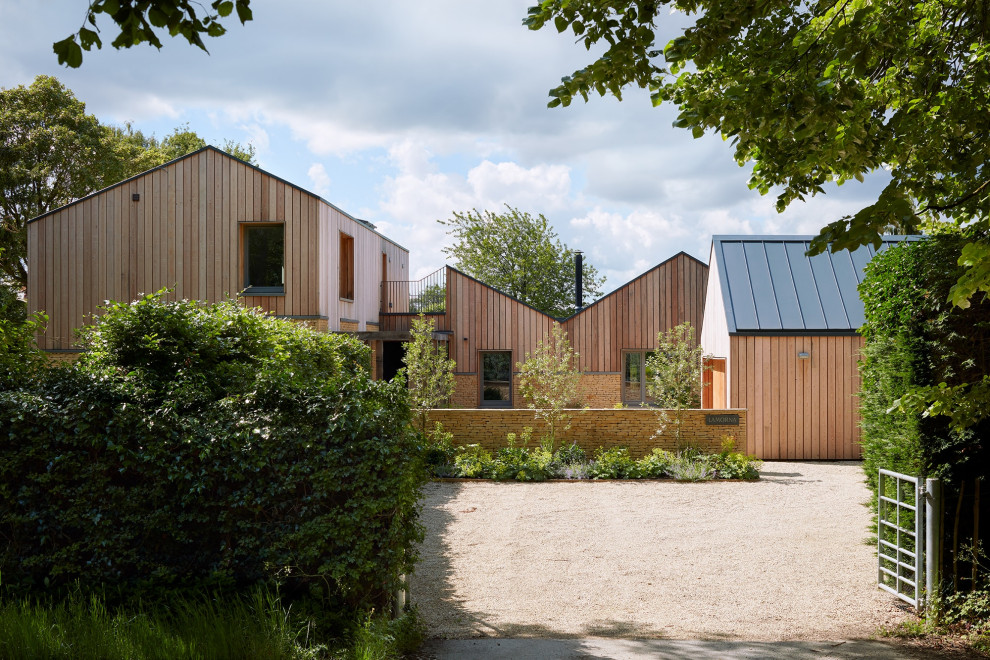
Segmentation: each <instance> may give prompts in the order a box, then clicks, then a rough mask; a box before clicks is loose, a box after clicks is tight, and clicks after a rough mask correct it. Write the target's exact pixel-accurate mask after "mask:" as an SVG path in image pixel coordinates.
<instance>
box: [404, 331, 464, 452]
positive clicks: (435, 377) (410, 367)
mask: <svg viewBox="0 0 990 660" xmlns="http://www.w3.org/2000/svg"><path fill="white" fill-rule="evenodd" d="M434 323H435V321H434V320H433V319H432V318H427V317H426V316H424V315H423V314H420V315H419V316H418V317H417V318H414V319H413V320H412V340H411V341H409V342H406V346H405V348H406V354H405V357H404V359H403V361H404V362H405V365H406V366H405V367H404V368H403V369H402V370H401V371H400V373H402V374H405V377H406V382H407V383H408V385H409V407H410V408H411V409H412V411H413V415H414V417H415V418H416V420H418V421H419V430H420V431H421V432H422V433H424V434H425V433H426V424H427V422H428V421H429V415H430V411H431V410H433V409H434V408H436V407H438V406H439V405H441V404H442V403H444V402H446V401H447V400H448V399H449V398H450V397H451V395H452V394H453V393H454V367H455V366H456V364H455V362H454V361H453V360H450V359H448V358H447V347H446V346H445V345H443V344H442V343H441V342H436V341H434V340H433V328H434Z"/></svg>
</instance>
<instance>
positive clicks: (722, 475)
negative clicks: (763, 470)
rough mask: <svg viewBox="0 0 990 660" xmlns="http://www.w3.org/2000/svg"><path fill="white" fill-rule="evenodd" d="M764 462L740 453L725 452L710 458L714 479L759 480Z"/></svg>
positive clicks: (709, 465) (709, 463)
mask: <svg viewBox="0 0 990 660" xmlns="http://www.w3.org/2000/svg"><path fill="white" fill-rule="evenodd" d="M762 465H763V461H761V460H759V459H758V458H756V457H755V456H747V455H745V454H741V453H739V452H729V451H723V452H720V453H718V454H713V455H712V456H710V457H708V467H709V468H710V469H711V471H712V473H713V474H712V478H713V479H759V478H760V467H762Z"/></svg>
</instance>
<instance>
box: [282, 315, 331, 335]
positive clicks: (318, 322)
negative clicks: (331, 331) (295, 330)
mask: <svg viewBox="0 0 990 660" xmlns="http://www.w3.org/2000/svg"><path fill="white" fill-rule="evenodd" d="M288 320H289V321H292V322H293V323H298V324H299V325H304V326H306V327H307V328H309V329H310V330H315V331H316V332H326V331H327V329H328V328H329V323H330V322H329V321H328V320H327V319H291V318H290V319H288Z"/></svg>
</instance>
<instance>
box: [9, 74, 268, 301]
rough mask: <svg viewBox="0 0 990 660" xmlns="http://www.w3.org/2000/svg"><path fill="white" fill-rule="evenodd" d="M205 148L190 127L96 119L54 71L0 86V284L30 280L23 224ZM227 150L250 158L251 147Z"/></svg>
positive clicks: (19, 285) (227, 145)
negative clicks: (145, 129) (155, 128)
mask: <svg viewBox="0 0 990 660" xmlns="http://www.w3.org/2000/svg"><path fill="white" fill-rule="evenodd" d="M205 146H206V142H205V141H204V140H203V138H201V137H200V136H198V135H197V134H196V133H194V132H193V131H191V130H189V127H188V126H183V127H179V128H176V129H175V131H173V132H172V134H171V135H168V136H166V137H165V138H164V139H162V140H158V139H157V138H155V137H154V136H151V137H146V136H144V135H143V134H142V133H141V132H140V131H134V130H132V129H131V127H130V126H124V127H116V126H107V125H104V124H101V123H100V121H99V120H98V119H97V118H96V117H94V116H93V115H89V114H86V104H85V103H83V102H82V101H79V100H78V99H77V98H76V97H75V95H74V94H73V93H72V92H71V91H70V90H69V89H67V88H66V87H65V86H64V85H62V83H60V82H59V81H58V80H57V79H55V78H53V77H51V76H38V77H37V78H35V80H34V82H33V83H31V85H29V86H25V85H20V86H18V87H13V88H11V89H0V284H8V285H13V286H14V287H16V288H23V287H24V285H25V284H26V283H27V269H26V264H25V256H26V254H27V231H26V229H25V227H26V225H27V221H28V220H30V219H31V218H35V217H37V216H39V215H41V214H43V213H47V212H48V211H51V210H53V209H56V208H58V207H60V206H63V205H65V204H68V203H69V202H71V201H73V200H75V199H79V198H80V197H84V196H85V195H88V194H89V193H91V192H93V191H95V190H99V189H101V188H104V187H106V186H109V185H113V184H114V183H117V182H118V181H122V180H124V179H126V178H128V177H131V176H134V175H135V174H138V173H140V172H144V171H145V170H148V169H151V168H152V167H156V166H158V165H162V164H164V163H167V162H168V161H170V160H173V159H175V158H178V157H180V156H183V155H185V154H187V153H189V152H192V151H195V150H197V149H200V148H202V147H205ZM224 149H225V150H227V151H229V152H230V153H231V154H232V155H234V156H236V157H238V158H241V159H242V160H246V161H248V162H251V163H253V161H254V147H252V146H250V145H248V146H247V147H244V146H241V145H239V144H237V143H234V142H230V141H227V142H225V143H224Z"/></svg>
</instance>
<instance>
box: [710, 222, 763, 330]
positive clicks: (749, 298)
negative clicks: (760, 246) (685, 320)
mask: <svg viewBox="0 0 990 660" xmlns="http://www.w3.org/2000/svg"><path fill="white" fill-rule="evenodd" d="M721 247H722V259H721V260H720V261H719V267H720V268H722V267H724V268H725V270H726V271H727V272H728V273H732V276H733V277H732V278H729V277H722V278H721V279H722V282H724V283H725V286H727V287H728V292H729V295H728V297H727V300H731V301H732V317H731V318H732V322H733V323H734V324H735V325H736V326H739V325H741V326H742V327H744V328H752V327H758V326H759V323H758V322H757V320H756V303H755V302H754V300H753V287H752V285H751V284H750V282H749V267H748V266H747V265H746V255H745V253H744V252H743V244H742V243H741V242H736V243H725V244H723V245H722V246H721ZM722 275H724V273H722V272H721V271H720V272H719V276H720V277H721V276H722ZM728 311H729V310H728V309H727V310H726V312H727V313H728ZM734 329H735V328H733V327H730V328H729V332H732V331H733V330H734Z"/></svg>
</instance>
